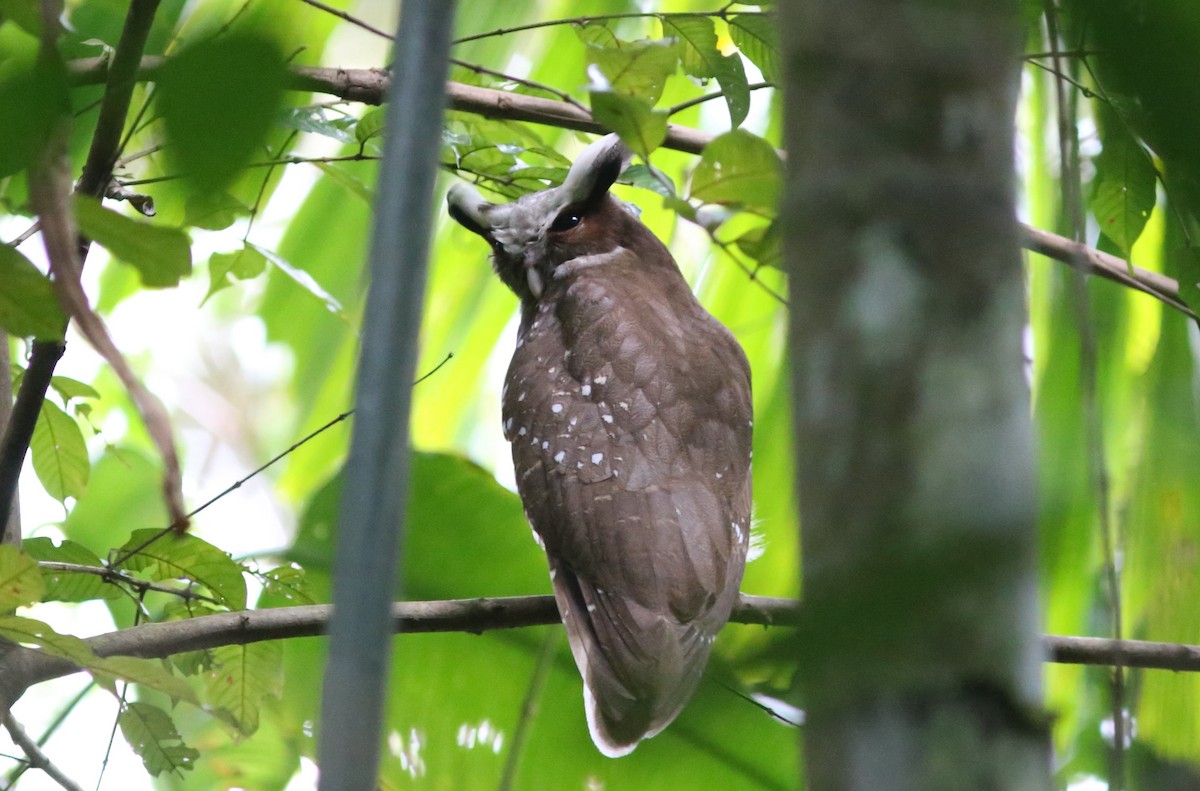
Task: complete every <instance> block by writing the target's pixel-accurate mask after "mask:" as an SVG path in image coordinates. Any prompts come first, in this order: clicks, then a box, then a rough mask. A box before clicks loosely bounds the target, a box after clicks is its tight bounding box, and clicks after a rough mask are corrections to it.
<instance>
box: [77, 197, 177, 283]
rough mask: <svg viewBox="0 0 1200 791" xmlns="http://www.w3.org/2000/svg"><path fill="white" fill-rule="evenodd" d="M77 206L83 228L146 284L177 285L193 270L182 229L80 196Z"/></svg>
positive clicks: (78, 216) (88, 235)
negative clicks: (128, 214)
mask: <svg viewBox="0 0 1200 791" xmlns="http://www.w3.org/2000/svg"><path fill="white" fill-rule="evenodd" d="M74 206H75V217H76V219H78V220H79V230H80V231H82V232H83V233H84V234H85V235H86V236H87V237H88V238H90V239H92V240H93V241H95V242H96V243H98V244H100V245H102V246H103V247H104V249H106V250H108V251H109V252H110V253H112V254H113V256H115V257H116V258H118V259H119V260H121V261H122V262H124V263H126V264H129V265H130V266H132V267H133V268H134V269H136V270H137V271H138V274H139V275H140V276H141V278H142V285H144V286H146V287H148V288H166V287H168V286H177V285H179V281H180V279H182V278H184V277H187V276H188V275H190V274H191V273H192V246H191V245H192V243H191V240H190V239H188V235H187V234H186V233H184V232H183V231H181V230H180V229H178V228H169V227H167V226H165V225H156V224H154V223H151V222H147V221H145V220H135V219H133V218H132V217H127V216H126V215H124V214H121V213H119V212H115V211H113V210H112V209H106V208H104V207H103V206H101V205H100V202H99V201H96V200H93V199H91V198H86V197H83V196H80V195H76V196H75V201H74Z"/></svg>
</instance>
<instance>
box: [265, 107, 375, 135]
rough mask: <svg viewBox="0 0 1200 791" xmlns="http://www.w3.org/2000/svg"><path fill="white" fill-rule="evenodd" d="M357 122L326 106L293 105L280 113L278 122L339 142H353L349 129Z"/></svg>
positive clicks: (355, 119)
mask: <svg viewBox="0 0 1200 791" xmlns="http://www.w3.org/2000/svg"><path fill="white" fill-rule="evenodd" d="M357 122H358V119H357V118H354V117H353V116H350V115H346V114H344V113H337V112H334V111H332V110H330V109H329V108H327V107H293V108H288V109H287V110H284V111H283V113H282V114H281V115H280V123H281V124H283V125H284V126H286V127H288V128H289V129H295V130H297V131H300V132H311V133H312V134H317V135H322V136H323V137H329V138H332V139H334V140H336V141H338V142H339V143H353V142H354V140H355V138H354V134H353V133H352V132H351V131H350V130H351V128H352V127H354V125H355V124H356V123H357Z"/></svg>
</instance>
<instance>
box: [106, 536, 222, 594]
mask: <svg viewBox="0 0 1200 791" xmlns="http://www.w3.org/2000/svg"><path fill="white" fill-rule="evenodd" d="M159 532H160V531H158V530H154V529H150V528H147V529H144V530H135V531H134V532H133V534H132V535H131V536H130V537H129V541H128V542H126V543H125V545H124V546H122V547H120V548H119V549H116V550H113V557H114V558H117V557H123V556H125V555H126V554H127V553H128V552H131V551H133V550H134V549H137V548H138V547H142V548H141V549H139V550H138V552H137V554H135V555H132V556H130V557H128V558H126V559H125V560H123V561H122V562H121V564H120V567H121V568H125V569H129V570H130V571H145V572H147V573H148V574H149V575H150V578H151V579H152V580H156V581H162V580H185V581H190V582H195V583H197V584H198V585H202V586H204V587H205V588H206V589H207V590H208V592H209V594H210V595H211V596H212V597H213V598H214V599H216V600H217V601H218V602H219V603H221V604H223V605H224V606H226V607H228V608H229V609H231V610H244V609H246V579H245V577H243V576H242V567H241V566H240V565H238V564H237V563H235V562H234V561H233V559H232V558H231V557H229V554H228V553H227V552H222V551H221V550H220V549H218V548H217V547H214V546H213V545H212V544H210V543H208V542H207V541H203V540H201V539H199V538H196V537H195V536H193V535H181V536H180V535H174V534H167V535H164V536H162V537H161V538H157V539H156V540H155V541H154V542H153V543H151V544H149V546H144V547H143V546H142V545H143V544H146V542H147V541H149V540H150V539H152V538H155V537H156V536H158V534H159Z"/></svg>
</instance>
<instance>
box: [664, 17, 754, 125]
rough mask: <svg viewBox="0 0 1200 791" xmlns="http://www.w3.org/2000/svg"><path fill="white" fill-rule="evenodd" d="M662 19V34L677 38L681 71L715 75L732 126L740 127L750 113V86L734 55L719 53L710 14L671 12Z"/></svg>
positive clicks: (703, 75) (738, 59) (695, 74)
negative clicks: (727, 108)
mask: <svg viewBox="0 0 1200 791" xmlns="http://www.w3.org/2000/svg"><path fill="white" fill-rule="evenodd" d="M661 19H662V26H663V35H664V36H671V37H673V38H676V39H678V40H679V50H680V57H679V61H680V63H681V64H682V65H683V69H684V71H686V72H687V73H688V74H690V75H692V76H693V77H699V78H701V79H709V78H712V77H715V78H716V80H717V83H718V84H720V86H721V90H722V92H724V94H725V103H726V104H727V105H728V106H729V120H730V124H731V125H732V126H733V127H735V128H736V127H738V126H741V123H742V121H745V120H746V114H747V113H748V112H750V88H749V86H748V85H747V83H746V70H745V68H744V67H743V66H742V59H741V58H740V57H738V56H737V55H722V54H721V52H720V50H718V49H717V31H716V27H715V25H714V24H713V20H712V17H707V16H699V15H697V14H671V15H670V16H664V17H662V18H661Z"/></svg>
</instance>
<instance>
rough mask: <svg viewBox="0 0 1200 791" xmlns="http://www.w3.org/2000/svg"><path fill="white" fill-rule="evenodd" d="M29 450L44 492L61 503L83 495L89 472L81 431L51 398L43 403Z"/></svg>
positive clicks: (73, 419) (89, 465) (85, 447)
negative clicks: (69, 498)
mask: <svg viewBox="0 0 1200 791" xmlns="http://www.w3.org/2000/svg"><path fill="white" fill-rule="evenodd" d="M29 452H30V455H31V456H32V457H33V471H34V472H35V473H37V477H38V480H39V481H40V482H41V484H42V488H43V489H45V490H46V493H47V494H49V495H50V496H51V497H53V498H54V499H55V500H58V501H59V502H60V503H61V502H63V501H64V500H66V499H67V498H68V497H74V498H79V497H80V496H81V495H82V494H83V492H84V489H86V488H87V483H88V475H89V473H90V472H91V464H90V462H89V461H88V454H87V445H86V444H85V443H84V441H83V432H82V431H81V430H80V428H79V424H78V423H77V422H75V418H73V417H71V416H70V415H68V414H67V413H66V412H64V411H62V409H60V408H59V407H58V406H57V405H56V404H54V403H53V402H51V401H43V402H42V411H41V414H40V415H38V422H37V425H36V426H34V429H33V439H32V440H30V442H29Z"/></svg>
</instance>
